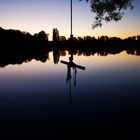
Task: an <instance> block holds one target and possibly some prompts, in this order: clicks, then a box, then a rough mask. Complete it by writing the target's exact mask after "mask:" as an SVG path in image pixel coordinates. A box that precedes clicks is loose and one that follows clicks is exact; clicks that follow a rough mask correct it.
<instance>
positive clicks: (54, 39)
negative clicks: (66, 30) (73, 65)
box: [53, 28, 59, 41]
mask: <svg viewBox="0 0 140 140" xmlns="http://www.w3.org/2000/svg"><path fill="white" fill-rule="evenodd" d="M53 41H59V31H58V29H57V28H54V29H53Z"/></svg>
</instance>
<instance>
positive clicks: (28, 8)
mask: <svg viewBox="0 0 140 140" xmlns="http://www.w3.org/2000/svg"><path fill="white" fill-rule="evenodd" d="M134 5H135V9H134V10H132V11H130V10H128V11H125V15H124V17H123V19H122V20H121V21H119V22H111V23H103V26H102V27H101V28H97V29H95V30H93V29H92V28H91V27H92V23H93V22H94V14H93V13H91V9H90V3H86V2H79V0H73V34H74V36H76V37H77V36H86V35H90V36H95V37H97V36H101V35H107V36H118V37H121V38H125V37H128V36H133V35H139V34H140V15H139V14H140V0H134ZM0 27H2V28H4V29H18V30H21V31H27V32H30V33H31V34H34V33H37V32H39V31H41V30H44V31H45V32H46V33H49V34H50V39H51V37H52V30H53V28H58V30H59V32H60V35H64V36H66V37H69V35H70V0H0Z"/></svg>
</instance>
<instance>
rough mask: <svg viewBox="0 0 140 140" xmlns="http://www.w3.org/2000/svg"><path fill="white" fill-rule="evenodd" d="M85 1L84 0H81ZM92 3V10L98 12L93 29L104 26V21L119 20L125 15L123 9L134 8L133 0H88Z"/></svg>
mask: <svg viewBox="0 0 140 140" xmlns="http://www.w3.org/2000/svg"><path fill="white" fill-rule="evenodd" d="M80 1H83V0H80ZM86 1H87V2H88V1H90V3H91V11H92V12H93V13H95V14H96V16H95V22H94V24H93V26H92V27H93V29H94V28H96V27H98V26H100V27H101V26H102V21H103V20H104V21H106V22H110V21H112V20H113V21H119V20H121V19H122V17H123V14H124V12H123V10H126V9H127V8H130V9H133V8H134V6H133V4H132V3H133V0H86Z"/></svg>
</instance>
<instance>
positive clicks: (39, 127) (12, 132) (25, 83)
mask: <svg viewBox="0 0 140 140" xmlns="http://www.w3.org/2000/svg"><path fill="white" fill-rule="evenodd" d="M57 53H58V52H57ZM57 53H55V52H49V54H48V55H47V56H48V57H47V60H44V61H40V60H36V59H32V60H31V61H27V62H23V63H21V64H14V65H13V64H8V65H6V66H4V67H0V112H1V113H0V127H1V134H3V135H5V134H6V135H9V136H18V135H20V136H21V135H25V136H28V135H30V136H48V135H50V136H54V135H55V136H57V135H61V136H69V135H79V136H82V135H87V136H92V137H93V138H94V137H95V136H98V135H102V136H106V135H107V136H110V135H114V136H119V135H120V136H121V135H124V136H128V135H135V134H138V133H139V130H140V127H139V124H140V123H139V117H140V113H139V112H140V56H139V55H130V54H128V53H126V51H122V52H120V53H117V54H108V55H100V54H98V53H94V54H93V55H88V54H82V53H80V52H79V53H76V54H74V55H70V54H69V53H68V51H62V52H59V55H57ZM64 61H66V62H64ZM77 65H78V66H77ZM79 65H80V66H82V67H80V66H79ZM73 66H74V67H73ZM75 66H76V67H75Z"/></svg>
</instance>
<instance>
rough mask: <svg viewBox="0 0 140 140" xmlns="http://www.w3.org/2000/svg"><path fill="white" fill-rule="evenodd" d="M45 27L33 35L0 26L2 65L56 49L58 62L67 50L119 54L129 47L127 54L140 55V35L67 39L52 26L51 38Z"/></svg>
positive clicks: (46, 54) (42, 57)
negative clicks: (124, 37) (51, 38)
mask: <svg viewBox="0 0 140 140" xmlns="http://www.w3.org/2000/svg"><path fill="white" fill-rule="evenodd" d="M48 35H49V34H46V33H45V32H44V31H41V32H39V33H36V34H34V35H31V34H30V33H28V32H21V31H19V30H12V29H9V30H5V29H3V28H1V27H0V44H1V45H0V67H5V66H7V65H9V64H13V65H14V64H22V63H23V62H29V61H31V60H32V59H35V60H37V61H41V62H46V61H47V60H48V59H49V52H53V58H54V63H55V64H57V63H58V62H59V61H60V60H59V58H60V56H65V55H66V51H67V52H68V53H69V54H73V55H76V54H77V55H85V56H90V55H95V54H97V55H100V56H107V55H109V54H114V55H115V54H119V53H120V52H122V51H126V53H127V54H131V55H138V56H140V35H138V36H133V37H128V38H126V39H121V38H118V37H110V38H109V37H107V36H101V37H98V39H96V38H95V37H90V36H85V37H77V38H75V37H74V38H73V40H71V39H66V37H64V36H59V32H58V30H57V29H56V28H55V29H54V30H53V41H49V40H48Z"/></svg>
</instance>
